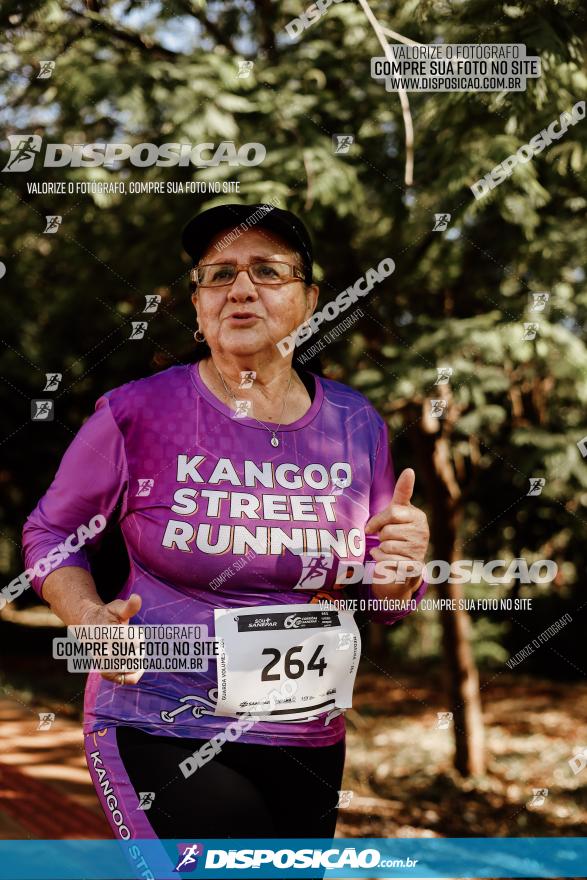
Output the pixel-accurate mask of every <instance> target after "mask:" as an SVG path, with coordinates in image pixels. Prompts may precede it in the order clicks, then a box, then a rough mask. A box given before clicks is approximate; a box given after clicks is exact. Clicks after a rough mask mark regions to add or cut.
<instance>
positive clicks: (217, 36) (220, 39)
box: [180, 0, 240, 55]
mask: <svg viewBox="0 0 587 880" xmlns="http://www.w3.org/2000/svg"><path fill="white" fill-rule="evenodd" d="M180 6H181V7H182V8H183V9H185V11H186V12H187V13H188V15H192V16H193V17H194V18H195V19H196V21H198V22H199V23H200V24H201V25H202V27H203V28H204V30H206V31H207V32H208V34H209V35H210V36H211V37H212V38H213V39H214V40H216V42H217V43H219V44H220V45H221V46H224V48H225V49H228V51H229V52H230V53H231V55H239V54H240V53H239V52H237V51H236V48H235V46H234V44H233V43H232V41H231V39H230V37H227V36H226V34H224V33H223V32H222V29H221V28H219V27H218V25H217V24H216V22H214V21H210V19H209V18H206V16H205V15H204V13H203V12H201V10H199V9H195V8H194V7H193V6H192V4H191V3H190V0H180Z"/></svg>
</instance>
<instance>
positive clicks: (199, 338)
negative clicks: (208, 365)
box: [194, 327, 206, 342]
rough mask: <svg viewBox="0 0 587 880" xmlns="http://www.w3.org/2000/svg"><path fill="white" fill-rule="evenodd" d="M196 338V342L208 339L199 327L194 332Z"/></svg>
mask: <svg viewBox="0 0 587 880" xmlns="http://www.w3.org/2000/svg"><path fill="white" fill-rule="evenodd" d="M194 339H195V340H196V342H204V341H205V339H206V337H205V336H204V334H203V333H202V331H201V330H200V328H199V327H198V329H197V330H196V331H195V333H194Z"/></svg>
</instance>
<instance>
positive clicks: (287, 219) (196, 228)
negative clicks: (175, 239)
mask: <svg viewBox="0 0 587 880" xmlns="http://www.w3.org/2000/svg"><path fill="white" fill-rule="evenodd" d="M256 226H259V227H262V228H263V229H269V230H270V231H271V232H275V233H276V234H277V235H279V236H280V237H281V238H283V239H285V240H286V241H288V242H289V243H290V244H291V245H292V247H293V249H294V250H296V251H299V253H300V254H301V257H302V263H303V267H304V273H305V276H306V283H307V284H311V283H312V262H313V250H312V241H311V239H310V235H309V233H308V230H307V229H306V227H305V226H304V224H303V223H302V221H301V220H300V219H299V217H296V215H295V214H292V212H291V211H284V210H283V209H282V208H274V207H273V205H269V204H264V205H263V204H261V205H240V204H230V205H217V206H216V207H215V208H208V209H207V210H205V211H202V212H201V213H200V214H197V215H196V216H195V217H192V219H191V220H190V221H189V222H188V223H187V224H186V226H185V227H184V229H183V232H182V234H181V242H182V244H183V247H184V250H185V251H186V252H187V253H188V254H189V255H190V257H191V258H192V260H193V261H194V263H197V262H198V260H199V259H200V257H201V256H202V254H203V253H204V252H205V251H206V249H207V247H208V244H209V243H210V241H211V240H212V239H213V238H214V236H215V235H218V233H219V232H222V230H223V229H236V228H240V231H241V232H245V230H246V229H254V228H255V227H256Z"/></svg>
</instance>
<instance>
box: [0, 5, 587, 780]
mask: <svg viewBox="0 0 587 880" xmlns="http://www.w3.org/2000/svg"><path fill="white" fill-rule="evenodd" d="M371 7H372V9H373V12H374V14H375V15H376V16H377V17H378V19H379V20H380V21H381V23H383V24H385V25H387V26H388V27H390V28H393V29H394V30H395V31H398V32H399V33H401V34H403V35H404V36H405V37H408V38H410V39H413V40H415V41H417V42H421V43H429V42H432V41H434V40H443V41H444V42H449V43H452V42H483V43H503V42H508V43H524V44H525V45H526V47H527V54H528V55H539V56H540V58H541V63H542V76H541V78H539V79H538V80H530V81H529V82H528V87H527V90H526V91H525V92H519V93H511V94H503V93H481V94H474V93H456V94H450V93H449V94H412V95H410V105H411V112H412V117H413V121H414V130H415V168H414V184H413V186H411V187H410V188H407V189H406V187H405V186H404V182H403V174H404V161H405V155H404V131H403V123H402V115H401V110H400V105H399V101H398V99H397V96H396V95H393V94H390V93H388V92H386V91H385V87H384V84H383V83H382V82H381V81H375V80H372V79H371V77H370V58H371V56H374V55H380V54H381V47H380V45H379V43H378V41H377V39H376V36H375V34H374V32H373V29H372V28H371V26H370V24H369V22H368V20H367V19H366V17H365V14H364V11H363V10H362V9H361V7H360V6H359V5H357V4H355V3H352V2H350V0H346V2H343V3H338V4H333V5H332V6H331V7H329V8H328V10H327V12H326V14H325V15H324V16H322V18H320V20H319V21H317V22H315V23H314V24H313V25H312V27H311V28H308V29H307V30H306V31H304V32H303V33H302V34H301V35H300V37H299V39H298V40H297V41H293V40H292V39H290V37H289V36H288V34H287V32H286V30H285V26H286V24H287V23H288V22H289V21H290V20H291V19H293V18H295V17H297V16H299V15H300V14H301V12H303V9H304V5H303V4H302V3H300V2H298V0H296V2H294V0H284V2H279V3H277V2H271V0H256V2H246V3H244V2H243V3H241V2H235V3H231V4H227V3H225V2H210V3H205V2H200V0H168V2H166V3H165V4H162V3H158V2H146V3H145V2H143V0H141V2H136V3H135V2H132V0H121V2H99V0H91V2H90V0H88V2H86V3H85V4H82V3H81V2H79V0H73V2H68V3H57V2H41V0H28V2H26V0H20V2H19V0H7V2H5V3H4V4H3V7H2V10H1V12H0V23H1V24H2V27H3V30H4V34H5V40H4V43H3V46H2V48H1V49H0V52H1V56H0V57H1V61H2V64H1V67H2V70H3V74H2V85H1V94H0V100H1V106H0V119H1V123H2V127H3V129H4V131H5V132H6V133H7V134H19V133H27V134H40V135H42V136H43V138H45V139H46V140H48V141H53V142H63V143H68V144H72V143H89V142H100V143H104V142H106V143H109V142H130V143H132V144H138V143H142V142H147V143H155V144H161V143H165V142H183V143H194V144H196V143H202V142H214V143H217V142H219V141H221V140H234V141H235V142H236V143H237V144H239V145H240V144H242V143H246V142H250V141H260V142H262V143H263V144H264V145H265V146H266V148H267V157H266V160H265V161H264V163H263V164H262V165H260V166H257V167H246V168H239V167H230V166H220V167H218V168H206V169H195V168H194V167H189V168H177V167H176V168H168V169H161V168H145V169H144V170H141V169H137V168H131V167H130V166H128V165H122V166H120V167H112V168H95V169H87V168H86V169H84V168H80V169H75V168H64V169H59V168H45V169H43V168H41V167H40V163H39V165H38V167H36V168H35V169H34V170H33V171H32V172H30V173H29V174H11V175H8V174H4V175H3V176H2V185H3V186H2V202H3V212H2V220H1V223H2V227H1V229H2V243H1V245H0V247H1V250H0V259H1V260H2V261H3V262H4V264H5V265H6V275H5V276H4V278H2V279H1V280H0V285H1V288H2V293H3V296H2V297H1V298H0V315H1V319H2V327H3V331H2V342H3V348H2V355H1V359H2V375H3V381H4V401H3V407H4V410H3V411H4V414H5V420H4V422H5V432H4V440H3V444H2V451H3V465H2V472H1V477H2V487H3V496H4V504H3V511H2V523H1V528H2V535H3V538H2V544H1V553H0V565H1V570H2V572H3V574H4V575H5V577H6V580H9V579H10V578H11V577H14V576H15V575H16V574H17V573H18V571H19V570H20V568H21V560H20V550H19V546H20V529H21V527H22V524H23V522H24V519H25V518H26V515H27V514H28V512H29V511H30V510H31V509H32V507H33V506H34V505H35V504H36V501H37V500H38V498H39V496H40V495H41V494H42V493H43V492H44V491H45V489H46V488H47V486H48V484H49V482H50V480H51V478H52V475H53V473H54V471H55V468H56V466H57V464H58V461H59V459H60V456H61V454H62V453H63V451H64V449H65V447H66V446H67V444H68V443H69V442H70V440H71V438H72V436H73V434H74V433H75V431H76V430H77V429H78V428H79V426H80V424H81V422H82V421H83V419H84V418H85V417H87V416H88V414H89V413H90V412H91V411H92V408H93V404H94V402H95V400H96V399H97V398H98V397H99V395H100V394H101V393H102V392H103V391H104V390H105V389H108V388H112V387H114V386H116V385H120V384H122V383H123V382H125V381H128V380H130V379H133V378H136V377H138V376H141V375H145V374H146V373H147V372H148V370H149V369H150V368H156V363H157V362H159V363H160V359H159V360H158V358H159V356H160V355H164V356H165V357H166V358H167V362H168V363H176V362H181V361H184V360H186V359H190V358H191V357H192V356H193V342H192V332H193V327H194V320H193V315H192V311H191V305H190V303H189V298H188V293H187V278H186V275H187V269H188V263H187V258H186V255H185V254H183V253H182V250H181V246H180V243H179V230H180V228H181V226H182V225H183V223H184V222H185V221H186V220H187V219H188V217H190V216H191V215H192V214H194V213H195V212H196V211H197V210H199V209H201V208H202V207H204V206H212V205H213V204H216V203H220V202H225V201H227V200H228V201H233V200H238V199H241V200H243V201H246V202H258V201H267V200H269V199H276V198H277V199H279V200H280V202H279V203H280V204H281V206H283V207H288V208H291V209H292V210H294V211H297V212H299V213H300V214H301V215H302V216H303V217H304V218H305V219H306V221H307V223H308V225H309V227H310V229H311V231H312V234H313V238H314V241H315V250H316V255H317V274H318V278H319V280H320V283H321V287H322V294H321V295H322V301H323V302H325V301H327V300H329V299H331V298H333V297H334V296H335V295H336V294H337V293H338V292H339V291H340V290H342V289H344V288H345V287H347V286H348V284H349V283H350V282H351V281H353V280H354V279H356V278H358V277H359V276H360V275H362V274H363V273H364V272H365V271H366V269H367V268H368V267H370V266H376V265H377V264H378V263H379V261H380V260H381V259H382V258H383V257H386V256H391V257H393V259H394V260H395V262H396V270H395V273H394V274H393V275H392V276H391V277H390V278H388V279H387V280H386V281H385V282H384V283H383V284H382V285H380V286H378V287H377V288H376V290H375V292H374V293H373V294H371V295H370V296H369V297H368V298H367V299H366V300H365V301H362V302H361V304H360V305H361V308H362V309H363V311H364V312H365V317H364V318H363V319H362V320H361V322H360V323H359V324H357V325H355V327H354V328H353V330H352V331H351V332H350V333H349V334H347V335H346V336H345V337H343V338H342V339H341V341H340V342H339V343H337V344H332V345H330V346H329V348H328V350H327V352H326V353H325V357H324V359H323V360H324V364H325V367H326V372H327V375H329V376H331V377H332V378H336V379H339V380H340V381H343V382H348V383H349V384H352V385H355V386H356V387H358V388H359V389H360V390H362V391H363V392H364V393H365V394H367V395H368V396H369V397H370V399H371V400H372V401H373V402H374V404H375V405H376V406H377V407H378V408H379V410H380V412H382V413H383V414H384V416H385V417H386V419H387V420H388V422H389V424H390V427H391V431H392V436H393V437H394V441H393V453H394V460H395V467H396V471H399V470H400V469H401V468H403V467H404V466H414V467H415V469H416V473H417V492H418V495H417V497H416V498H415V502H416V503H418V504H420V505H422V506H424V507H425V509H426V510H427V511H428V513H429V515H430V521H431V529H432V548H431V553H430V556H431V558H434V559H444V560H448V561H449V562H450V561H451V560H453V559H456V558H471V559H474V558H478V559H499V558H503V559H507V560H508V561H509V560H510V559H512V558H514V557H526V558H528V559H529V560H532V561H533V560H534V559H540V558H549V559H554V560H555V561H556V562H557V564H558V566H559V574H558V576H557V578H556V581H555V583H554V584H552V585H547V586H544V587H538V586H534V585H532V586H531V587H524V586H520V584H519V583H518V584H515V585H513V584H509V585H506V586H505V587H503V588H498V587H495V586H487V585H480V586H479V591H478V593H474V592H473V593H471V591H467V595H487V594H488V593H490V595H492V596H493V595H496V596H497V595H499V596H512V597H523V596H532V597H534V599H535V602H534V611H533V614H532V615H531V616H530V615H516V614H515V613H506V614H499V613H487V614H483V615H478V614H476V615H474V617H475V623H474V625H473V627H471V620H470V618H469V615H468V614H467V613H466V612H460V613H458V614H450V613H447V614H443V615H441V618H440V622H441V624H442V631H443V642H444V652H445V657H446V660H447V672H448V676H447V686H448V687H449V689H450V697H447V700H448V705H447V708H450V710H451V711H452V712H453V715H454V725H455V734H456V749H455V762H456V766H457V768H458V769H459V770H460V771H461V772H462V773H464V774H471V773H480V772H482V770H483V766H484V757H483V742H482V726H481V706H480V697H479V684H478V674H477V668H476V662H475V656H476V659H477V661H478V662H481V663H483V665H484V666H488V667H490V668H491V667H495V666H498V667H499V666H503V662H504V659H505V658H506V657H507V656H508V655H509V654H510V653H515V651H516V650H518V649H519V648H520V647H522V646H523V645H525V644H526V643H527V642H528V641H529V640H530V638H531V636H532V635H533V634H534V629H535V626H536V627H537V626H539V625H540V624H541V623H542V622H544V625H547V624H548V623H551V622H552V621H553V619H555V618H556V615H557V608H558V607H559V604H560V603H563V602H564V603H567V605H568V603H569V602H570V603H573V604H577V603H579V604H580V594H579V572H580V571H581V567H582V564H584V562H583V559H584V557H583V553H582V549H583V546H584V525H585V520H584V512H582V508H583V507H584V506H585V502H586V500H587V468H586V467H585V462H584V461H583V459H582V458H581V455H580V453H579V450H578V448H577V445H576V444H577V442H578V441H579V440H580V439H581V438H582V437H584V436H585V435H587V417H586V403H587V351H586V348H585V334H584V326H585V320H586V315H587V289H586V285H585V274H584V271H583V269H582V267H581V264H580V255H581V254H584V253H585V249H586V244H587V228H586V225H585V205H586V200H585V195H586V194H585V178H584V177H581V172H582V170H583V168H584V157H585V149H586V134H585V131H586V128H585V124H584V123H579V124H578V125H576V126H573V127H570V128H569V130H568V131H567V133H566V134H565V136H564V137H563V138H562V139H561V140H560V141H557V142H556V143H555V144H553V145H551V146H550V147H547V149H546V150H544V151H543V152H542V153H541V154H540V155H539V156H537V157H535V158H534V159H533V160H532V161H530V162H528V163H526V164H525V165H520V166H518V167H517V168H516V170H515V172H514V174H513V175H512V176H511V177H510V178H509V179H508V180H506V181H505V182H504V183H503V184H502V185H501V186H499V187H497V188H496V189H495V190H493V191H492V193H491V194H489V195H488V196H486V197H485V198H484V199H482V200H480V201H478V202H477V201H475V200H474V198H473V196H472V193H471V190H470V189H469V186H470V184H471V183H473V182H474V181H475V180H477V179H478V178H480V177H482V176H483V175H484V174H485V173H487V172H488V171H489V170H491V168H492V167H493V166H494V165H495V164H497V163H499V162H501V161H502V160H503V159H504V158H506V156H508V155H509V154H511V153H513V152H515V151H516V149H517V148H518V147H520V146H521V145H523V144H525V143H527V142H528V141H529V139H530V138H531V137H532V136H533V135H534V134H536V133H537V132H539V131H540V130H541V129H542V128H544V127H545V126H547V125H548V124H549V123H550V122H551V121H553V120H555V119H556V118H557V117H558V116H559V115H560V113H561V112H562V111H564V110H569V109H570V108H571V107H572V106H573V105H574V104H575V103H576V102H577V100H579V99H580V98H581V96H582V95H584V93H585V85H586V83H587V78H586V76H585V72H584V68H583V63H582V59H581V45H582V43H583V42H584V36H585V16H584V10H583V9H582V6H581V3H580V2H579V0H562V2H558V3H555V2H552V0H538V2H535V0H513V2H509V3H504V2H502V3H497V4H496V3H495V2H494V0H491V2H490V0H469V2H468V3H466V4H464V3H463V4H461V3H449V2H446V0H426V2H416V0H413V2H404V3H402V4H396V6H395V8H394V9H393V11H391V10H390V9H389V8H388V5H387V4H384V3H380V2H374V3H372V4H371ZM47 60H54V61H55V69H54V72H53V74H52V76H51V78H49V79H39V78H37V75H38V72H39V70H40V66H41V63H42V62H44V61H47ZM246 60H249V61H253V68H252V70H251V73H250V75H249V76H247V77H239V75H238V73H239V62H241V61H246ZM334 134H351V135H353V137H354V143H353V146H352V147H351V149H350V151H349V152H348V153H335V152H334V148H333V140H332V138H333V135H334ZM3 146H4V148H5V147H6V145H5V144H4V145H3ZM4 155H5V156H6V157H7V156H8V151H7V149H6V148H5V149H4ZM64 179H67V180H71V181H76V180H80V181H86V180H125V181H126V182H127V183H128V182H129V181H131V180H146V181H148V180H158V181H160V180H164V181H166V182H167V181H176V182H178V183H179V182H182V181H184V182H185V181H187V180H192V179H193V180H200V181H219V182H223V181H225V180H229V179H230V180H234V179H237V180H239V181H240V185H241V191H240V195H239V196H226V195H218V196H202V197H197V196H196V197H195V196H189V195H185V194H184V195H171V194H170V195H164V196H149V195H133V196H130V195H127V196H126V197H124V196H117V195H114V196H94V197H92V196H88V195H80V196H75V195H71V196H59V197H56V196H51V195H33V194H31V193H30V192H29V191H28V189H27V184H28V183H30V182H31V181H36V182H43V181H57V180H64ZM435 213H446V214H450V215H451V219H450V222H449V225H448V228H447V230H446V231H444V232H438V231H436V232H435V231H433V227H434V215H435ZM49 214H61V215H62V216H63V223H62V226H61V228H60V230H59V232H58V233H57V234H56V235H43V229H44V227H45V216H46V215H49ZM538 291H547V292H549V293H550V301H549V304H548V307H547V309H545V311H544V312H541V313H540V314H539V318H538V320H539V332H538V333H537V335H536V338H535V339H534V340H529V341H525V340H524V339H523V332H524V327H523V325H524V322H527V321H529V320H534V319H535V316H534V317H533V313H530V311H529V306H530V302H529V300H530V294H531V293H532V292H538ZM153 293H156V294H159V295H161V297H162V303H161V306H160V308H159V310H158V312H157V313H156V314H155V315H153V316H151V317H150V318H149V327H148V332H147V334H146V336H145V338H144V339H143V340H141V341H129V339H128V337H129V335H130V322H131V320H133V319H134V320H141V319H142V318H143V317H144V315H143V312H142V310H143V308H144V305H145V299H144V298H145V296H146V295H148V294H153ZM441 366H448V367H451V368H452V370H453V374H452V377H451V380H450V384H449V385H436V384H435V382H436V379H437V369H438V368H439V367H441ZM50 371H57V372H62V373H63V382H62V384H61V386H60V390H59V391H58V392H56V393H55V394H54V395H52V396H54V397H55V399H56V416H55V421H54V422H53V423H50V424H43V423H31V421H30V400H31V398H33V397H38V396H41V397H42V396H44V395H43V394H42V393H41V392H42V388H43V386H44V381H45V376H44V374H45V372H50ZM440 398H443V399H444V400H446V410H445V413H444V416H443V417H442V418H436V417H434V416H433V415H432V414H431V404H430V401H431V400H432V399H440ZM534 477H540V478H542V479H544V480H545V485H544V487H543V489H542V492H541V494H540V495H539V496H528V494H527V493H528V489H529V485H530V483H529V481H530V478H534ZM462 594H463V592H462V586H461V585H459V584H444V585H439V587H438V595H440V596H442V597H445V598H456V599H458V598H460V597H461V596H462ZM567 605H565V607H567ZM522 616H523V619H524V622H522V620H521V617H522ZM537 631H538V632H539V631H540V629H537ZM378 637H379V638H381V633H379V634H378V632H377V629H376V628H375V627H374V628H373V630H372V642H373V643H374V644H376V640H377V638H378ZM385 639H386V642H385V647H386V649H389V650H390V651H391V652H392V654H391V656H393V657H398V656H401V658H402V659H403V660H404V661H405V662H409V661H410V659H411V658H414V657H419V658H420V662H421V659H422V657H423V656H424V657H427V656H428V657H430V658H435V657H436V656H437V652H438V646H439V644H440V629H439V626H438V618H437V615H433V614H426V613H419V614H417V615H412V616H411V617H410V618H408V619H407V620H406V621H405V622H404V623H403V624H402V625H401V627H395V628H393V630H392V631H391V633H389V634H386V635H385ZM471 642H472V647H473V650H471ZM565 655H566V658H568V662H565V661H564V660H563V661H558V666H559V667H560V668H558V674H560V675H562V676H568V677H572V676H573V675H576V669H577V666H578V667H579V668H580V667H581V664H582V663H584V662H585V659H581V658H584V657H585V650H584V646H583V645H582V644H581V645H579V644H578V641H577V644H576V645H575V647H573V646H571V645H568V644H567V645H565ZM537 662H538V663H543V662H545V661H544V660H542V659H540V660H538V661H537ZM548 662H549V672H551V673H555V672H557V666H556V664H555V665H554V666H553V665H552V657H551V655H549V656H548ZM573 666H574V667H575V669H573V668H572V667H573ZM525 668H526V669H527V668H528V666H526V667H525Z"/></svg>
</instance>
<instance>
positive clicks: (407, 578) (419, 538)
mask: <svg viewBox="0 0 587 880" xmlns="http://www.w3.org/2000/svg"><path fill="white" fill-rule="evenodd" d="M415 482H416V474H415V472H414V471H413V470H412V468H407V469H406V470H405V471H402V472H401V474H400V475H399V477H398V479H397V482H396V484H395V488H394V490H393V497H392V499H391V501H390V502H389V504H388V506H387V507H386V508H385V509H384V510H382V511H381V513H376V514H375V516H372V517H371V519H370V520H369V521H368V523H367V524H366V526H365V534H366V535H374V534H376V535H377V537H378V538H379V541H380V544H379V547H375V548H374V549H372V550H371V556H372V557H373V559H374V560H375V561H376V562H390V561H391V562H395V563H396V564H397V573H396V574H393V573H390V574H388V575H387V577H388V578H393V579H394V580H393V582H391V583H383V582H382V581H381V580H380V581H379V582H377V581H376V580H374V581H373V584H372V586H371V589H372V592H373V595H374V596H376V597H377V598H378V599H384V598H398V597H400V596H403V595H408V597H409V596H411V595H412V593H413V592H414V590H416V589H417V588H418V587H419V586H420V584H421V583H422V574H421V572H422V566H423V564H424V557H425V555H426V550H427V548H428V541H429V538H430V530H429V528H428V519H427V517H426V514H425V513H424V511H423V510H420V508H419V507H414V505H413V504H411V502H410V499H411V497H412V492H413V491H414V483H415Z"/></svg>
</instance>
